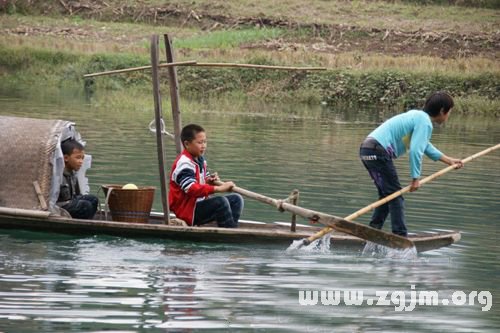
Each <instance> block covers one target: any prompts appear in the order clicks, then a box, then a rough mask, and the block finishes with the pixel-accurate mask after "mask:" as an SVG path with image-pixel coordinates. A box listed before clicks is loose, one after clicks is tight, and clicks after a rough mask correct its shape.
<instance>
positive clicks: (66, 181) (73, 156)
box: [57, 139, 99, 219]
mask: <svg viewBox="0 0 500 333" xmlns="http://www.w3.org/2000/svg"><path fill="white" fill-rule="evenodd" d="M61 150H62V152H63V155H64V172H63V178H62V183H61V187H60V191H59V197H58V199H57V205H58V206H59V207H61V208H63V209H64V210H66V211H67V212H68V213H69V214H70V215H71V217H74V218H79V219H91V218H93V217H94V215H95V213H96V211H97V205H98V202H99V200H98V199H97V197H96V196H94V195H90V194H86V195H82V193H81V191H80V186H79V184H78V179H77V177H76V172H77V171H78V170H80V168H81V167H82V165H83V160H84V158H85V151H84V147H83V146H82V144H81V143H79V142H78V141H76V140H71V139H70V140H66V141H64V142H63V143H62V144H61Z"/></svg>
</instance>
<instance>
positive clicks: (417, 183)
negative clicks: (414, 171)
mask: <svg viewBox="0 0 500 333" xmlns="http://www.w3.org/2000/svg"><path fill="white" fill-rule="evenodd" d="M419 188H420V180H418V178H415V179H413V180H412V181H411V184H410V192H415V191H416V190H418V189H419Z"/></svg>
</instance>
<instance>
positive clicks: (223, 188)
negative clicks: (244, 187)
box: [214, 182, 236, 192]
mask: <svg viewBox="0 0 500 333" xmlns="http://www.w3.org/2000/svg"><path fill="white" fill-rule="evenodd" d="M235 186H236V185H235V184H234V183H233V182H224V183H222V184H221V185H217V186H215V187H214V192H230V191H231V190H232V189H233V187H235Z"/></svg>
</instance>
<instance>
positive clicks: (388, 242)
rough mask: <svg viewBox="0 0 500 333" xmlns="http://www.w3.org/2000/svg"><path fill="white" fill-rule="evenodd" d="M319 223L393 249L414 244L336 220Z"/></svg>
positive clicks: (322, 219)
mask: <svg viewBox="0 0 500 333" xmlns="http://www.w3.org/2000/svg"><path fill="white" fill-rule="evenodd" d="M318 222H319V223H321V224H323V225H326V226H328V227H330V228H332V229H334V230H337V231H340V232H344V233H346V234H349V235H353V236H356V237H359V238H362V239H364V240H367V241H370V242H373V243H376V244H380V245H384V246H387V247H390V248H394V249H407V248H412V247H414V246H415V244H414V243H413V242H412V241H411V240H410V239H408V238H406V237H402V236H399V235H395V234H392V233H388V232H385V231H382V230H379V229H375V228H372V227H369V226H367V225H364V224H361V223H357V222H352V221H347V220H344V219H336V218H328V217H325V218H320V219H319V220H318Z"/></svg>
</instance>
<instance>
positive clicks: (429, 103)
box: [424, 91, 455, 117]
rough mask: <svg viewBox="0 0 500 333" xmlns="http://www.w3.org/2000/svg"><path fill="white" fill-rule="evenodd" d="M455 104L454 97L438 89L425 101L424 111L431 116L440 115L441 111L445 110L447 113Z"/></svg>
mask: <svg viewBox="0 0 500 333" xmlns="http://www.w3.org/2000/svg"><path fill="white" fill-rule="evenodd" d="M454 105H455V104H454V103H453V98H452V97H451V96H450V94H448V93H447V92H444V91H438V92H435V93H433V94H432V95H430V96H429V97H428V98H427V100H426V101H425V105H424V111H425V112H427V114H428V115H429V116H431V117H435V116H437V115H439V112H441V110H443V112H444V113H445V114H446V113H448V112H449V111H450V110H451V108H453V106H454Z"/></svg>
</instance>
